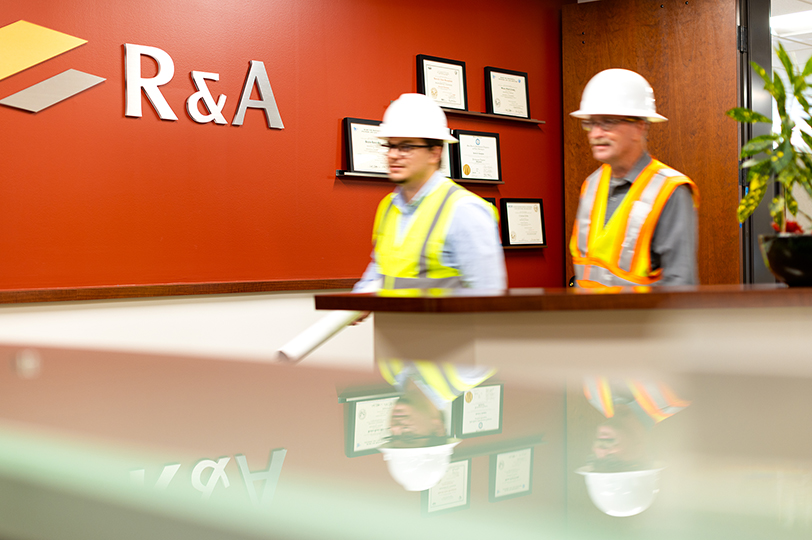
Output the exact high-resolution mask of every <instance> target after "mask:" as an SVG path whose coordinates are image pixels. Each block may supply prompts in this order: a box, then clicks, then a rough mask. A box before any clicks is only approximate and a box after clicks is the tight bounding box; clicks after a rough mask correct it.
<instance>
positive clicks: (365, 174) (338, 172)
mask: <svg viewBox="0 0 812 540" xmlns="http://www.w3.org/2000/svg"><path fill="white" fill-rule="evenodd" d="M346 177H350V178H367V179H373V180H388V179H389V176H388V175H387V174H385V173H373V172H355V171H345V170H343V169H336V178H346ZM451 180H453V181H455V182H456V183H458V184H484V185H494V186H498V185H501V184H504V183H505V182H504V181H502V180H500V181H499V182H494V181H492V180H463V179H461V178H452V179H451Z"/></svg>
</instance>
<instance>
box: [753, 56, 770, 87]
mask: <svg viewBox="0 0 812 540" xmlns="http://www.w3.org/2000/svg"><path fill="white" fill-rule="evenodd" d="M750 65H751V66H752V67H753V71H755V72H756V73H758V75H759V77H761V78H762V79H763V80H764V85H765V87H766V86H767V85H768V84H769V85H772V81H771V80H770V76H769V75H767V71H766V70H765V69H764V68H763V67H761V66H760V65H758V64H756V63H755V62H750Z"/></svg>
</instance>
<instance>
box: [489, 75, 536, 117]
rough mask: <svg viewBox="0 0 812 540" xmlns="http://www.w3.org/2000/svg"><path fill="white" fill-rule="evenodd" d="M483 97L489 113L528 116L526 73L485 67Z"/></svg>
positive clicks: (528, 103) (528, 100)
mask: <svg viewBox="0 0 812 540" xmlns="http://www.w3.org/2000/svg"><path fill="white" fill-rule="evenodd" d="M485 97H486V98H487V112H488V113H489V114H498V115H502V116H514V117H518V118H530V94H529V93H528V90H527V73H525V72H523V71H511V70H509V69H499V68H495V67H486V68H485Z"/></svg>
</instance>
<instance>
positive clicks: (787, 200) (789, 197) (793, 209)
mask: <svg viewBox="0 0 812 540" xmlns="http://www.w3.org/2000/svg"><path fill="white" fill-rule="evenodd" d="M784 205H785V207H786V209H787V211H788V212H789V213H790V214H792V215H793V216H794V215H795V214H797V213H798V201H796V200H795V195H793V194H792V190H791V189H787V190H785V191H784Z"/></svg>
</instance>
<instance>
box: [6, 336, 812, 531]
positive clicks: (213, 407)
mask: <svg viewBox="0 0 812 540" xmlns="http://www.w3.org/2000/svg"><path fill="white" fill-rule="evenodd" d="M399 360H432V359H399ZM767 360H768V359H765V362H766V361H767ZM510 362H511V359H510V358H505V357H494V358H492V359H490V361H489V367H492V368H494V369H495V370H496V373H495V374H494V375H492V376H491V377H490V378H487V380H485V381H483V382H481V383H480V384H479V385H478V386H476V387H475V388H472V389H469V390H466V391H465V392H464V393H462V394H461V395H460V396H459V398H457V399H456V400H453V401H449V402H448V405H447V407H445V409H444V410H442V411H441V412H442V415H441V416H440V418H442V421H443V429H444V430H445V435H447V436H448V437H449V440H451V438H453V439H454V440H455V441H456V442H457V443H458V444H456V445H452V446H453V453H452V455H451V457H450V464H448V467H447V469H445V474H444V476H443V478H442V479H441V480H440V481H439V482H438V483H436V484H435V485H434V487H432V488H431V489H429V490H424V491H407V490H406V489H404V487H403V486H402V485H401V484H400V483H399V482H398V481H396V479H395V478H393V476H392V475H391V474H390V472H389V469H388V468H387V463H386V462H384V459H383V455H382V454H381V453H380V452H379V451H378V449H377V448H378V447H380V446H381V445H383V444H386V443H387V441H388V440H390V439H389V438H390V437H391V435H392V430H391V429H390V427H391V425H390V416H391V414H392V410H393V408H394V407H395V404H396V403H397V400H398V397H399V396H400V395H401V394H402V392H401V390H400V389H398V388H397V387H395V386H393V385H392V384H391V382H387V379H386V378H385V377H384V376H383V375H382V374H381V372H380V371H379V369H378V367H377V366H369V369H368V370H366V371H364V370H358V369H357V368H356V369H352V370H350V369H346V370H345V369H341V367H340V366H337V367H336V368H335V369H330V368H326V367H324V366H323V365H320V366H308V365H307V361H306V360H305V361H304V362H302V363H301V364H299V365H279V364H271V363H268V364H264V363H259V362H241V361H234V360H233V359H231V360H222V361H219V360H213V359H201V358H185V357H169V356H152V355H137V354H125V353H105V352H99V351H92V352H90V351H76V350H60V349H43V348H38V349H25V348H22V347H11V346H6V347H0V364H1V365H2V366H3V369H2V372H1V373H2V375H0V537H2V538H3V539H4V540H17V539H40V538H41V539H48V540H55V539H63V538H64V539H74V538H75V539H82V540H88V539H95V538H117V539H129V538H133V539H135V538H138V539H143V538H151V539H160V538H172V539H183V538H195V539H208V538H245V539H250V538H291V539H299V538H303V539H304V538H307V539H318V538H331V539H335V538H348V539H349V538H352V539H354V540H363V539H373V538H375V539H379V538H404V539H405V538H438V539H439V538H442V539H444V540H445V539H447V538H450V537H451V536H452V535H453V536H455V537H456V536H461V537H464V538H497V537H498V538H512V539H513V538H562V539H592V538H601V539H605V538H627V539H628V538H632V539H634V538H658V539H670V538H675V539H676V538H679V539H684V538H708V539H711V538H713V539H719V538H736V539H751V538H752V539H763V538H810V537H812V455H810V450H809V449H810V448H812V422H810V421H809V420H808V419H807V415H806V413H807V411H809V410H812V378H808V377H807V376H804V375H800V374H798V375H789V374H787V373H781V374H776V375H775V376H770V375H763V374H762V375H758V376H755V375H751V374H744V373H743V374H736V373H730V371H731V370H730V367H729V363H728V364H727V367H726V368H725V371H726V372H725V373H724V374H721V373H720V374H714V373H713V369H712V366H706V367H705V369H703V372H702V373H690V372H687V373H686V372H680V373H675V372H671V373H652V372H647V373H625V372H618V371H617V370H607V372H606V373H579V372H577V371H574V370H573V371H568V370H567V369H566V365H567V364H566V359H543V358H539V359H538V363H537V365H535V366H534V367H531V368H528V367H527V363H523V364H522V370H517V369H501V368H510ZM440 408H442V407H440ZM396 418H397V419H396V422H397V423H398V426H396V431H397V430H399V429H401V426H400V423H401V422H402V420H401V419H400V417H399V416H398V415H397V414H396Z"/></svg>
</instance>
